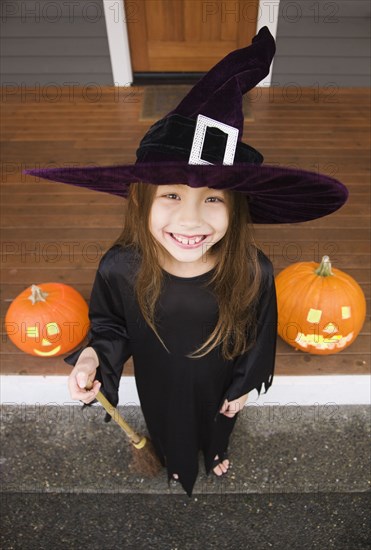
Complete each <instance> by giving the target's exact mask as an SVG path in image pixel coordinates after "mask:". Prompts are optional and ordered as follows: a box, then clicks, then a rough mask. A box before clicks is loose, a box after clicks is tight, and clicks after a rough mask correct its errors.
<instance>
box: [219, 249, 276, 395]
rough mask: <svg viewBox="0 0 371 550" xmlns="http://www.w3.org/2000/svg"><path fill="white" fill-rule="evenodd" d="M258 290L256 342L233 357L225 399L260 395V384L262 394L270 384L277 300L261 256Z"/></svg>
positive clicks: (269, 271) (270, 273)
mask: <svg viewBox="0 0 371 550" xmlns="http://www.w3.org/2000/svg"><path fill="white" fill-rule="evenodd" d="M262 267H263V279H262V287H261V288H262V289H261V292H260V298H259V303H258V308H257V333H256V334H257V336H256V342H255V344H254V346H253V347H252V348H250V349H249V350H248V351H247V352H246V353H244V354H242V355H240V356H239V357H237V358H236V360H235V363H234V365H233V377H232V383H231V385H230V387H229V388H228V390H227V393H226V395H225V396H224V398H223V402H224V399H227V400H228V401H233V400H234V399H238V398H239V397H241V396H242V395H244V394H246V393H249V392H250V391H251V390H253V389H256V390H257V391H258V395H260V392H261V387H262V385H263V383H264V386H265V393H267V391H268V389H269V387H270V386H271V385H272V381H273V375H274V366H275V357H276V343H277V299H276V288H275V283H274V273H273V265H272V263H271V261H270V260H269V259H268V258H267V257H266V256H264V262H263V266H262Z"/></svg>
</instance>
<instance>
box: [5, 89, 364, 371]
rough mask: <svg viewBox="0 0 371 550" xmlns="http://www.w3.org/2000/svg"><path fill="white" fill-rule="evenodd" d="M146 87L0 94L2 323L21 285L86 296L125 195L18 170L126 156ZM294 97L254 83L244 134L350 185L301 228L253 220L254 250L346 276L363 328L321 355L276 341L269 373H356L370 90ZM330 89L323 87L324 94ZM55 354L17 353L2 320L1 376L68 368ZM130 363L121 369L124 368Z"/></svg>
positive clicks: (360, 367)
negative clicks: (336, 205)
mask: <svg viewBox="0 0 371 550" xmlns="http://www.w3.org/2000/svg"><path fill="white" fill-rule="evenodd" d="M143 91H144V89H143V88H130V89H129V88H125V89H120V90H118V89H114V88H103V89H102V90H101V97H100V98H99V100H98V101H93V100H92V99H94V97H92V93H90V94H89V91H87V90H86V89H84V90H83V89H81V88H76V89H74V90H71V89H65V90H63V91H62V90H59V92H61V95H60V97H59V98H57V100H55V99H54V100H53V97H52V95H53V94H54V93H55V90H54V91H52V90H48V89H44V90H43V88H41V89H40V90H39V92H37V91H36V92H35V91H31V92H27V91H26V90H19V92H17V93H12V94H9V96H6V95H5V96H4V97H3V102H2V106H1V107H2V158H1V168H2V174H1V214H2V216H1V217H2V221H1V223H2V256H1V262H2V289H1V318H2V321H3V320H4V316H5V313H6V310H7V308H8V307H9V304H10V302H11V301H12V300H13V299H14V298H15V297H16V296H17V295H18V294H19V293H20V292H21V291H22V290H23V289H24V288H26V287H28V286H30V285H31V284H38V283H41V282H63V283H66V284H69V285H72V286H74V287H75V288H76V289H77V290H78V291H79V292H81V294H82V295H83V296H84V298H85V299H86V300H87V301H88V300H89V295H90V290H91V286H92V282H93V278H94V274H95V271H96V268H97V265H98V262H99V259H100V258H101V256H102V254H103V253H104V252H105V251H106V250H107V248H108V247H109V246H110V245H111V243H112V242H113V240H114V239H115V238H116V236H117V235H118V234H119V232H120V228H121V226H122V217H123V214H122V206H123V202H122V199H120V198H118V197H113V196H109V195H106V194H103V193H93V192H91V191H87V190H83V189H79V188H76V187H75V188H74V187H73V186H68V185H64V184H57V183H53V182H47V181H44V180H40V181H39V182H37V181H35V179H34V178H33V177H26V176H23V175H22V174H21V171H22V170H23V169H26V168H35V167H39V166H41V167H43V166H46V165H48V166H62V165H65V166H67V165H69V164H73V163H79V164H89V163H99V164H102V165H104V164H120V163H121V164H122V163H125V162H129V163H131V162H133V161H134V159H135V149H136V147H137V144H138V142H139V140H140V138H141V136H142V135H143V133H144V132H145V131H146V129H147V128H148V127H149V125H150V123H149V122H148V121H146V122H145V121H141V117H140V113H141V107H142V100H143ZM297 92H298V91H297V90H296V89H295V90H292V91H291V93H290V92H288V91H287V90H283V89H280V88H275V89H266V88H265V89H259V90H258V91H257V93H256V94H254V97H251V111H252V116H253V120H251V121H250V120H249V121H246V122H245V132H244V140H245V141H246V142H247V143H249V144H251V145H252V146H254V147H256V148H257V149H258V150H260V151H261V152H262V153H263V155H264V157H265V162H266V163H272V164H282V165H286V166H300V167H302V168H304V169H308V170H319V171H321V172H324V173H327V174H329V175H333V176H334V177H337V178H338V179H340V180H341V181H342V182H344V183H345V185H347V186H348V188H349V191H350V198H349V201H348V203H347V204H346V205H345V206H344V207H343V208H342V209H341V210H340V211H338V212H336V213H335V214H333V215H331V216H328V217H325V218H322V219H319V220H316V221H313V222H306V223H303V224H291V225H285V224H283V225H275V226H269V225H261V226H256V236H257V240H258V243H259V245H260V247H261V248H262V249H263V250H264V252H265V253H266V254H267V255H268V256H269V257H270V258H271V260H272V262H273V264H274V266H275V272H276V274H277V273H278V272H279V271H280V270H281V269H283V268H284V267H286V266H287V265H289V264H290V263H293V262H297V261H309V260H312V261H313V260H314V261H319V260H320V259H321V257H322V255H324V254H328V255H329V256H330V258H331V260H332V263H333V266H334V267H337V268H339V269H341V270H343V271H346V272H347V273H349V274H350V275H352V276H353V277H354V278H355V279H356V280H357V281H358V282H359V284H360V285H361V287H362V288H363V290H364V292H365V295H366V298H367V301H368V315H367V320H366V322H365V324H364V327H363V329H362V332H361V334H360V335H359V336H358V338H357V339H356V341H355V342H354V343H353V344H352V345H351V346H350V347H349V348H347V349H345V350H344V351H342V352H340V353H338V354H335V355H328V356H318V355H311V354H308V353H303V352H301V351H294V349H293V348H291V347H290V346H289V345H287V344H286V343H284V342H283V341H282V340H281V339H280V338H278V346H277V362H276V365H277V366H276V375H277V376H280V375H320V374H364V373H367V372H369V367H370V307H369V306H370V233H369V229H370V182H369V163H370V153H369V135H370V134H369V118H368V115H369V91H368V90H366V89H339V90H335V93H333V91H331V90H326V89H319V90H318V89H314V88H307V89H302V90H301V91H300V94H301V95H300V97H298V95H297ZM330 92H331V93H330ZM62 359H63V357H62V356H59V357H54V358H37V357H32V356H30V355H26V354H24V353H22V352H21V351H19V350H18V349H17V348H16V347H15V346H14V345H13V344H12V343H11V342H10V341H9V340H8V338H7V337H6V334H5V333H4V324H3V322H2V351H1V372H2V373H3V374H23V375H67V374H68V373H69V372H70V368H71V367H70V366H68V365H67V364H65V363H64V362H63V360H62ZM132 372H133V371H132V363H131V360H129V361H128V363H127V365H126V366H125V369H124V374H125V375H130V374H132Z"/></svg>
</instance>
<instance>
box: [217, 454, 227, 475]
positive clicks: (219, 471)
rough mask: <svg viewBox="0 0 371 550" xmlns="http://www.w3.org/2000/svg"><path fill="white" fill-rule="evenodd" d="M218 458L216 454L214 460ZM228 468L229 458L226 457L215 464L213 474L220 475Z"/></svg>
mask: <svg viewBox="0 0 371 550" xmlns="http://www.w3.org/2000/svg"><path fill="white" fill-rule="evenodd" d="M218 458H219V456H218V455H216V457H215V459H214V460H218ZM228 468H229V460H228V458H226V459H225V460H223V462H219V464H218V465H217V466H215V468H214V469H213V471H214V474H215V475H217V476H219V477H220V476H222V475H223V474H225V473H226V472H227V471H228Z"/></svg>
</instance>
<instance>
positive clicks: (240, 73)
mask: <svg viewBox="0 0 371 550" xmlns="http://www.w3.org/2000/svg"><path fill="white" fill-rule="evenodd" d="M274 52H275V43H274V40H273V37H272V36H271V34H270V33H269V31H268V29H267V28H266V27H263V28H262V29H261V30H260V31H259V33H258V35H257V36H256V37H254V39H253V43H252V44H251V45H250V46H249V47H247V48H243V49H241V50H236V51H235V52H232V53H231V54H229V55H228V56H226V57H225V58H224V59H223V60H221V61H220V62H219V63H218V64H217V65H216V66H215V67H213V68H212V69H211V70H210V71H209V72H208V73H207V74H206V75H205V76H204V77H203V78H202V79H201V80H200V81H199V82H198V83H197V84H196V85H195V86H194V87H193V88H192V90H191V91H190V92H189V93H188V94H187V96H186V97H185V98H184V99H183V100H182V101H181V103H180V104H179V105H178V106H177V108H176V109H175V110H174V111H172V112H171V113H169V114H168V115H166V116H165V117H164V118H163V119H161V120H160V121H158V122H157V123H156V124H154V125H153V126H152V127H151V128H150V129H149V131H148V132H147V133H146V135H145V136H144V137H143V139H142V141H141V143H140V146H139V148H138V150H137V161H136V163H135V164H134V165H123V166H112V167H82V168H55V169H42V170H29V171H26V173H28V174H32V175H37V176H41V177H43V178H46V179H50V180H52V181H59V182H64V183H70V184H73V185H78V186H83V187H87V188H90V189H94V190H96V191H104V192H107V193H112V194H115V195H119V196H122V197H125V198H127V199H128V201H127V211H126V218H125V226H124V230H123V232H122V234H121V236H120V237H119V238H118V239H117V241H116V242H115V243H114V245H113V246H112V247H110V248H109V250H108V251H107V252H106V253H105V254H104V256H103V257H102V259H101V261H100V263H99V267H98V270H97V273H96V276H95V281H94V285H93V289H92V293H91V297H90V309H89V317H90V321H91V327H90V331H89V342H88V345H87V346H86V347H83V348H80V349H79V350H77V351H75V352H74V353H72V354H71V355H69V356H68V357H66V358H65V361H66V362H67V363H69V364H71V365H74V368H73V370H72V372H71V375H70V377H69V388H70V392H71V396H72V398H73V399H79V400H81V401H83V402H84V403H86V404H90V403H92V402H93V401H94V400H95V396H96V395H97V392H98V390H99V389H101V391H102V392H103V393H104V394H105V395H106V397H107V398H108V399H109V401H110V402H111V403H112V404H113V405H114V406H115V405H117V403H118V388H119V384H120V379H121V374H122V368H123V364H124V363H125V361H126V360H127V359H128V358H129V357H131V356H132V357H133V363H134V371H135V380H136V385H137V390H138V395H139V399H140V404H141V407H142V411H143V415H144V418H145V421H146V424H147V428H148V432H149V435H150V437H151V439H152V442H153V445H154V447H155V449H156V452H157V454H158V456H159V458H160V460H161V462H162V464H163V465H164V466H166V468H167V472H168V478H169V480H170V479H171V478H175V479H179V481H180V483H181V484H182V486H183V488H184V489H185V491H186V492H187V494H188V495H189V496H191V495H192V490H193V486H194V483H195V480H196V477H197V474H198V458H199V456H198V455H199V451H200V450H201V451H202V453H203V458H204V465H205V470H206V472H207V473H209V472H210V471H211V470H212V471H213V472H214V473H215V474H216V475H217V476H222V475H224V474H225V473H226V472H227V471H228V467H229V458H228V443H229V438H230V435H231V433H232V430H233V427H234V425H235V422H236V418H237V416H238V414H239V411H240V410H241V408H242V407H243V406H244V404H245V403H246V400H247V395H248V393H249V392H250V391H251V390H252V389H254V388H255V389H256V390H257V391H258V393H259V395H260V391H261V388H262V385H263V383H264V385H265V391H267V390H268V388H269V387H270V386H271V384H272V379H273V373H274V361H275V349H276V329H277V308H276V295H275V286H274V277H273V266H272V263H271V262H270V260H269V259H268V258H267V257H266V256H265V255H264V254H263V252H262V251H261V250H259V248H258V247H257V246H256V244H255V242H254V238H253V233H252V223H268V224H273V223H288V222H301V221H307V220H311V219H315V218H318V217H321V216H325V215H326V214H329V213H331V212H333V211H335V210H337V209H338V208H339V207H340V206H342V205H343V204H344V202H345V201H346V198H347V190H346V188H345V187H344V186H343V185H342V184H341V183H340V182H338V181H336V180H334V179H332V178H329V177H326V176H324V175H321V174H317V173H311V172H305V171H302V170H290V169H288V168H280V167H276V166H261V163H262V160H263V157H262V155H261V154H260V153H259V152H258V151H256V150H255V149H254V148H252V147H251V146H249V145H247V144H245V143H243V142H242V141H241V138H242V133H243V123H244V119H243V112H242V96H243V94H244V93H246V92H247V91H248V90H250V89H251V88H253V87H254V86H256V84H257V83H258V82H260V80H261V79H262V78H264V76H266V75H267V74H268V72H269V66H270V63H271V61H272V58H273V55H274ZM88 381H89V382H93V388H92V389H91V390H89V391H88V390H86V389H85V386H86V384H87V382H88Z"/></svg>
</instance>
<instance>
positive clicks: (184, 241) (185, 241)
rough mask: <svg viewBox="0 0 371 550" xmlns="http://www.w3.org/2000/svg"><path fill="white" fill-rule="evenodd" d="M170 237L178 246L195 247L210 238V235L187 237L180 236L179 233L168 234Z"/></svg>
mask: <svg viewBox="0 0 371 550" xmlns="http://www.w3.org/2000/svg"><path fill="white" fill-rule="evenodd" d="M168 234H169V235H170V237H171V238H172V239H173V240H174V241H175V242H177V243H178V244H181V245H184V246H195V245H198V244H200V243H201V242H202V241H204V240H205V239H206V237H208V235H192V236H189V237H187V236H186V235H180V234H178V233H168Z"/></svg>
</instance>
